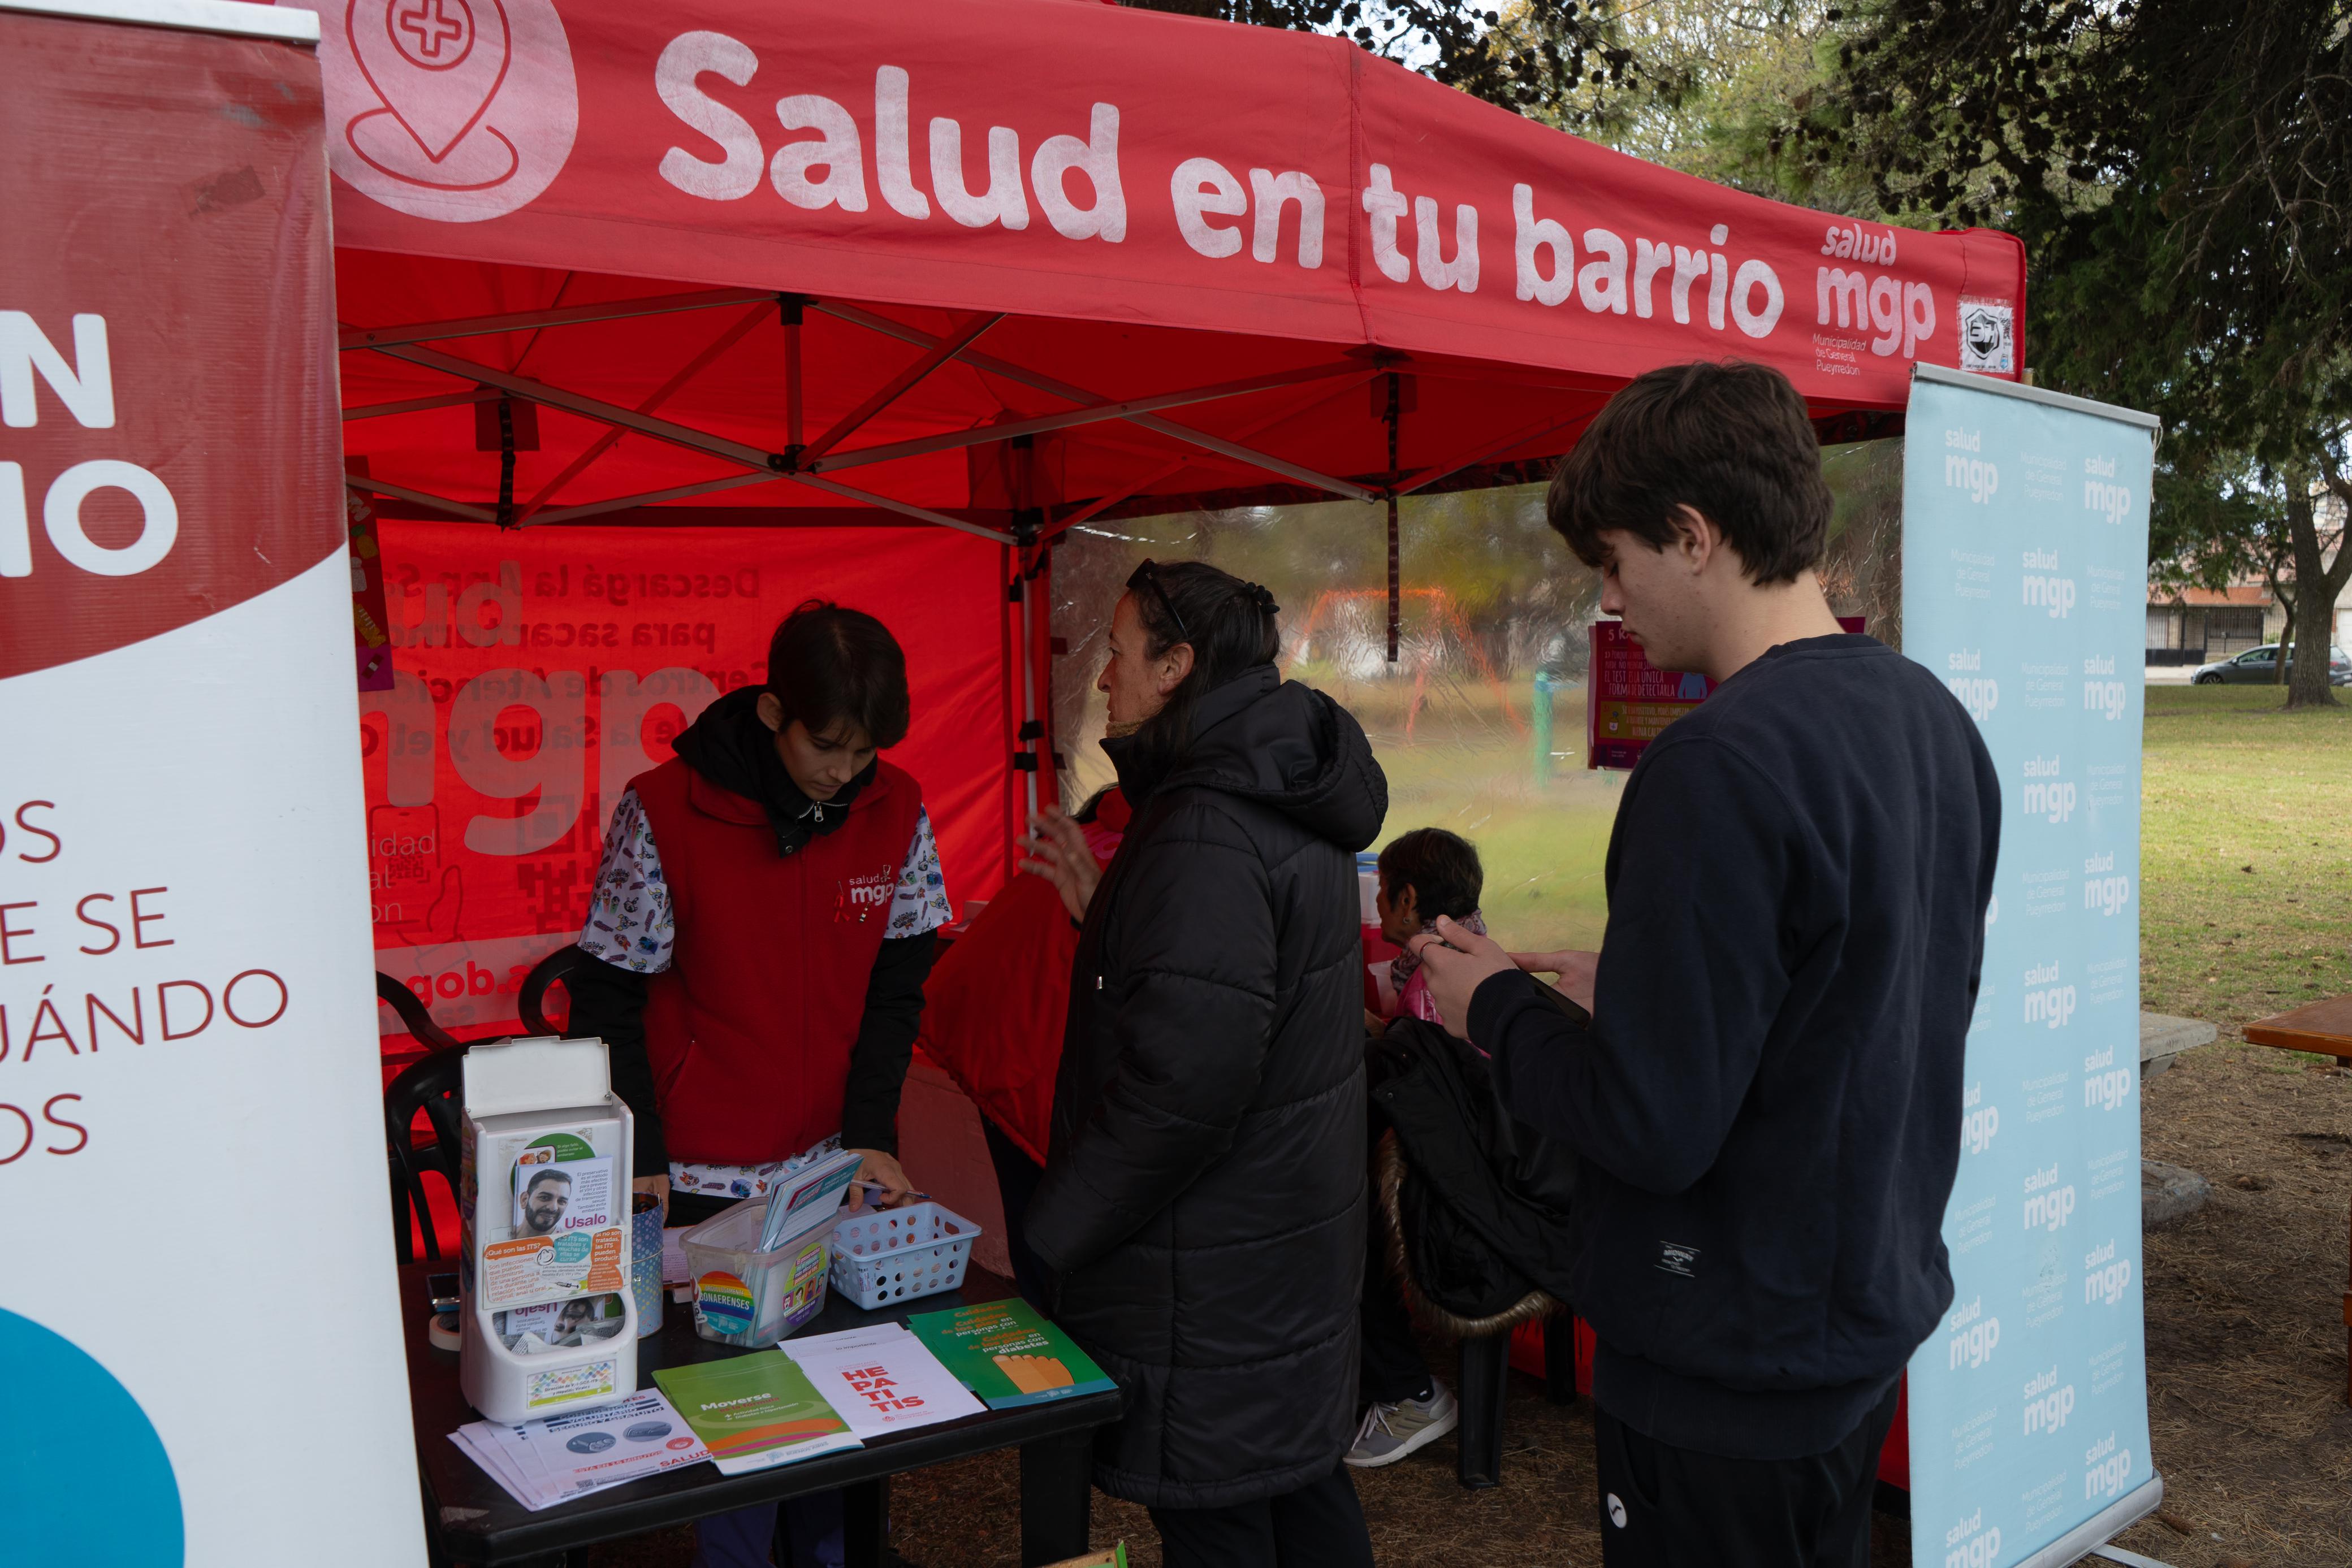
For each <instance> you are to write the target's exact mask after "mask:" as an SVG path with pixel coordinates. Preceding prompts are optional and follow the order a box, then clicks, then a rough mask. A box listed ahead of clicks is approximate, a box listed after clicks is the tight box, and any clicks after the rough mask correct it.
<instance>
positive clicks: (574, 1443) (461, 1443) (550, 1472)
mask: <svg viewBox="0 0 2352 1568" xmlns="http://www.w3.org/2000/svg"><path fill="white" fill-rule="evenodd" d="M449 1437H450V1440H451V1441H452V1442H454V1443H456V1444H457V1446H458V1447H459V1448H463V1449H465V1450H466V1452H467V1454H468V1455H469V1456H471V1457H472V1458H473V1460H474V1462H475V1463H477V1464H478V1465H480V1466H481V1467H482V1469H485V1470H487V1471H488V1472H489V1474H490V1477H491V1479H494V1480H496V1481H497V1482H498V1483H499V1485H500V1486H502V1487H504V1488H506V1489H507V1490H508V1491H509V1493H510V1494H512V1496H513V1497H514V1500H516V1501H517V1502H519V1503H520V1504H522V1505H523V1507H525V1508H527V1509H530V1510H532V1511H538V1510H540V1509H543V1508H550V1507H552V1506H553V1505H554V1504H556V1503H559V1502H566V1501H569V1500H572V1498H576V1497H580V1496H582V1495H583V1494H585V1493H588V1492H592V1491H599V1490H603V1489H604V1488H605V1487H609V1486H618V1485H620V1484H621V1483H622V1482H624V1481H633V1480H635V1479H638V1478H640V1477H643V1476H650V1475H658V1474H660V1473H661V1472H662V1471H664V1470H674V1469H678V1468H679V1467H681V1466H684V1465H698V1464H700V1463H701V1462H702V1461H703V1460H705V1459H707V1458H710V1450H709V1448H706V1447H705V1446H704V1445H703V1443H702V1440H701V1439H700V1438H698V1437H696V1436H695V1435H694V1433H693V1432H692V1431H691V1430H690V1429H689V1428H688V1426H687V1424H686V1421H685V1420H684V1418H682V1417H681V1416H679V1415H678V1413H677V1410H676V1409H674V1408H673V1407H672V1406H671V1405H670V1402H669V1401H668V1400H667V1399H665V1398H664V1397H662V1396H661V1395H660V1394H658V1393H656V1392H655V1391H653V1390H651V1389H648V1390H646V1392H644V1393H642V1394H638V1395H636V1396H633V1397H631V1398H629V1399H625V1400H624V1401H622V1402H621V1403H620V1404H618V1405H607V1406H604V1407H603V1408H601V1409H596V1410H582V1411H577V1412H574V1413H572V1414H569V1415H563V1416H550V1417H548V1418H547V1419H545V1420H541V1421H530V1422H525V1423H523V1424H522V1425H520V1426H507V1425H501V1424H500V1423H498V1422H495V1421H475V1422H472V1423H470V1424H468V1425H467V1426H464V1427H459V1428H457V1431H455V1432H452V1433H451V1434H450V1435H449Z"/></svg>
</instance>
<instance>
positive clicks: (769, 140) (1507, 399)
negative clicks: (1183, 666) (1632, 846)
mask: <svg viewBox="0 0 2352 1568" xmlns="http://www.w3.org/2000/svg"><path fill="white" fill-rule="evenodd" d="M428 3H430V0H428ZM404 15H405V16H407V18H408V20H407V22H406V23H405V24H404V23H403V21H402V20H401V17H402V16H404ZM321 22H322V26H323V29H324V37H323V40H322V44H321V61H322V65H323V68H324V70H325V75H326V81H327V91H328V119H327V136H328V140H329V148H328V152H329V157H330V161H331V165H332V167H333V168H334V170H335V172H336V173H337V175H338V176H339V179H338V181H337V183H336V188H335V202H336V208H335V223H336V233H337V236H338V239H339V241H340V244H341V248H340V250H339V255H338V262H337V285H338V293H339V298H340V313H341V319H342V321H343V323H344V334H343V346H344V348H345V350H346V352H345V353H344V354H343V356H342V367H343V394H344V403H345V419H346V423H345V427H344V434H345V445H346V449H347V451H349V452H350V453H352V455H356V456H360V457H362V458H364V459H365V460H366V461H365V468H366V472H367V476H368V477H367V481H366V484H367V487H369V488H373V489H374V490H376V491H377V492H378V494H379V495H381V496H383V497H389V502H388V508H387V509H391V510H394V511H400V510H406V509H410V508H415V509H417V510H419V511H420V512H421V513H425V514H433V515H457V516H466V517H478V518H481V519H483V520H510V521H514V522H519V523H523V524H526V525H529V524H539V523H555V522H567V521H581V522H605V523H613V522H621V523H630V524H646V523H655V524H660V523H674V522H683V521H688V520H693V521H698V522H706V523H707V522H710V521H714V520H730V519H740V520H742V521H746V522H752V521H757V522H761V523H777V522H804V523H840V522H844V521H868V520H894V521H895V520H903V519H906V518H909V517H912V518H918V519H921V520H928V521H933V522H944V523H948V524H950V526H957V527H961V528H965V529H966V530H983V531H986V532H988V533H990V534H992V535H999V536H1003V537H1008V538H1009V537H1010V536H1011V535H1012V533H1013V531H1015V530H1016V529H1020V530H1021V531H1024V532H1025V531H1026V527H1027V525H1031V524H1036V525H1039V526H1042V527H1043V528H1045V530H1046V531H1047V532H1048V533H1051V532H1053V531H1057V530H1058V529H1059V528H1065V527H1068V526H1071V525H1072V524H1074V523H1076V522H1078V521H1082V520H1084V519H1085V518H1086V517H1117V516H1120V515H1127V514H1131V513H1136V512H1144V511H1165V510H1171V509H1176V508H1179V507H1186V506H1202V505H1211V506H1214V505H1234V504H1240V503H1244V502H1265V501H1284V500H1301V499H1316V498H1328V497H1332V496H1344V497H1355V498H1359V499H1377V498H1380V497H1383V496H1386V495H1390V494H1392V493H1397V492H1409V491H1411V490H1412V489H1415V488H1433V487H1456V486H1465V485H1475V484H1492V483H1496V482H1509V481H1513V480H1517V479H1521V478H1531V477H1535V476H1538V474H1539V473H1540V472H1541V470H1542V467H1543V465H1545V464H1547V463H1548V462H1549V461H1550V460H1551V459H1553V458H1556V457H1557V456H1558V455H1559V454H1560V453H1561V452H1563V451H1565V450H1566V449H1567V448H1568V447H1569V446H1570V445H1571V444H1573V442H1574V440H1575V438H1576V435H1577V434H1578V433H1579V432H1580V430H1581V428H1582V426H1583V424H1584V423H1585V422H1586V421H1588V420H1589V419H1590V418H1591V415H1592V413H1595V412H1596V411H1597V410H1598V408H1599V407H1600V405H1601V402H1604V401H1605V400H1606V398H1607V397H1608V395H1609V393H1610V392H1612V391H1613V390H1614V389H1615V388H1617V387H1619V386H1622V384H1623V383H1624V382H1626V381H1627V380H1629V379H1631V378H1632V377H1633V376H1634V375H1638V374H1639V373H1641V372H1642V371H1644V370H1647V369H1649V368H1652V367H1654V366H1656V365H1661V364H1668V363H1674V362H1677V361H1685V360H1691V359H1698V358H1726V357H1738V358H1743V359H1750V360H1757V361H1763V362H1766V363H1769V364H1773V365H1775V366H1777V367H1778V368H1780V370H1782V371H1785V372H1786V373H1788V375H1789V376H1790V379H1791V380H1792V381H1793V382H1795V383H1796V384H1797V386H1798V387H1799V389H1800V390H1801V392H1804V394H1805V395H1806V397H1807V399H1808V401H1809V402H1811V405H1812V406H1813V408H1814V411H1815V413H1816V415H1817V416H1818V417H1820V418H1822V420H1824V421H1830V422H1836V421H1839V420H1841V419H1845V420H1846V421H1847V423H1846V424H1845V425H1844V426H1843V428H1840V429H1838V430H1836V431H1835V434H1843V435H1847V436H1851V435H1854V434H1867V433H1868V432H1869V431H1870V430H1871V429H1872V428H1873V427H1874V426H1873V424H1872V423H1871V421H1872V418H1873V416H1879V417H1880V418H1881V419H1882V421H1883V418H1884V416H1890V415H1892V414H1894V413H1895V412H1896V411H1899V410H1900V409H1901V407H1902V406H1903V403H1904V401H1905V398H1906V394H1907V390H1908V380H1909V376H1908V371H1909V368H1910V366H1911V365H1912V364H1914V363H1917V362H1929V363H1938V364H1947V365H1955V364H1957V365H1962V366H1963V367H1964V368H1990V369H1992V370H1995V371H2007V372H2008V373H2011V374H2013V373H2015V371H2016V369H2017V355H2016V353H2015V350H2014V348H2013V344H2014V341H2015V325H2016V321H2017V319H2018V317H2019V316H2021V308H2022V305H2023V301H2024V291H2025V287H2024V276H2023V261H2022V255H2021V248H2020V247H2019V246H2017V244H2016V242H2015V241H2014V240H2013V239H2011V238H2010V237H2009V236H2007V235H1998V234H1993V233H1990V232H1986V231H1965V232H1961V233H1957V234H1943V235H1929V234H1921V233H1916V232H1912V231H1907V230H1887V229H1883V228H1878V227H1875V226H1873V225H1856V224H1852V223H1849V222H1847V221H1846V220H1843V219H1839V218H1834V217H1831V216H1828V215H1825V214H1815V213H1809V212H1805V211H1803V210H1801V209H1798V208H1793V207H1789V206H1785V205H1781V204H1775V203H1771V202H1767V201H1764V200H1761V199H1759V198H1757V197H1753V196H1748V195H1745V194H1742V193H1737V192H1733V191H1729V190H1726V189H1724V188H1721V187H1718V186H1715V185H1712V184H1709V183H1706V182H1703V181H1699V180H1696V179H1693V178H1690V177H1688V176H1685V175H1680V174H1676V173H1674V172H1668V171H1665V170H1662V169H1657V168H1654V167H1652V166H1649V165H1645V164H1643V163H1640V162H1636V161H1634V160H1633V159H1629V158H1626V157H1623V156H1622V155H1620V154H1618V153H1615V152H1610V151H1607V150H1605V149H1602V148H1599V147H1595V146H1592V145H1591V144H1589V143H1586V142H1582V141H1577V140H1576V139H1574V138H1572V137H1569V136H1566V135H1563V134H1561V133H1559V132H1557V131H1550V130H1549V129H1546V128H1544V127H1541V126H1538V125H1536V124H1533V123H1531V122H1529V121H1528V120H1522V119H1520V118H1518V117H1517V116H1515V115H1511V114H1509V113H1507V112H1505V111H1503V110H1497V109H1495V108H1493V107H1492V106H1489V105H1486V104H1483V103H1479V102H1477V101H1475V100H1473V99H1467V98H1465V97H1464V96H1463V95H1461V94H1459V93H1456V92H1454V91H1452V90H1451V89H1445V88H1443V87H1439V86H1437V85H1435V84H1433V83H1431V82H1429V81H1427V80H1425V79H1423V78H1419V77H1416V76H1413V75H1412V74H1411V73H1409V72H1406V71H1403V70H1401V69H1399V68H1394V67H1392V66H1390V65H1387V64H1386V63H1384V62H1381V61H1379V60H1377V59H1374V58H1371V57H1368V56H1366V55H1365V54H1363V53H1362V52H1361V51H1360V50H1358V49H1356V48H1354V47H1352V46H1350V45H1349V44H1347V43H1345V42H1344V41H1341V40H1337V39H1330V38H1322V37H1311V36H1307V35H1299V34H1290V33H1279V32H1271V31H1266V30H1262V29H1254V28H1244V27H1235V26H1225V25H1223V24H1215V23H1204V22H1198V21H1193V20H1191V19H1188V18H1181V17H1170V16H1159V15H1156V14H1151V13H1144V12H1134V11H1128V10H1124V9H1120V8H1117V7H1110V6H1100V5H1076V4H1073V3H1070V0H966V3H964V4H960V5H953V6H931V7H851V8H842V7H824V8H821V7H814V6H801V5H787V6H779V5H772V4H766V3H761V0H690V4H689V5H688V6H687V7H686V8H685V9H684V10H683V11H680V10H678V9H676V8H667V7H665V8H654V7H636V6H622V5H614V4H611V3H610V0H600V3H598V4H594V5H572V6H568V7H567V8H566V10H565V13H564V14H563V15H562V16H560V17H559V16H558V15H557V13H556V11H555V9H554V8H553V5H551V0H499V3H498V4H496V5H474V6H471V7H463V6H459V7H452V8H450V9H447V10H445V11H441V12H438V13H436V14H434V15H428V14H427V12H426V11H425V10H424V9H421V8H419V5H418V4H417V0H358V4H356V5H352V6H350V7H340V6H339V7H328V8H323V9H322V11H321ZM429 22H431V23H437V26H426V24H427V23H429ZM453 29H454V30H453ZM387 40H389V41H387ZM435 50H438V51H439V56H438V63H436V60H435V59H432V58H428V55H430V54H431V53H432V52H433V51H435ZM452 57H455V59H456V61H457V63H456V64H454V65H452V64H448V63H447V61H448V60H449V59H451V58H452ZM508 400H520V403H518V402H510V401H508ZM1849 416H1851V417H1849ZM534 427H535V428H534ZM509 431H511V433H512V434H513V436H514V440H513V444H514V445H515V446H516V447H517V448H518V450H517V451H516V452H515V455H514V458H513V466H512V475H511V479H510V480H509V479H507V478H506V477H505V476H504V475H503V472H502V470H503V468H504V466H505V465H504V461H503V453H502V448H503V446H504V445H505V444H506V440H505V437H506V434H508V432H509ZM533 436H535V437H536V444H535V448H534V444H533V440H532V437H533Z"/></svg>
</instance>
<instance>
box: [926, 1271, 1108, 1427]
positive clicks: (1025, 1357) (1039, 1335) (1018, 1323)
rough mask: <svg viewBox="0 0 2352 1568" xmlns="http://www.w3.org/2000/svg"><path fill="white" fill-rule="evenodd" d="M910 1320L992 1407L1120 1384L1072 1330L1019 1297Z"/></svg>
mask: <svg viewBox="0 0 2352 1568" xmlns="http://www.w3.org/2000/svg"><path fill="white" fill-rule="evenodd" d="M907 1327H908V1330H910V1331H911V1332H912V1333H914V1335H915V1337H916V1338H917V1339H919V1340H920V1341H922V1343H923V1344H924V1345H925V1346H926V1347H927V1348H929V1351H930V1352H931V1354H933V1355H935V1356H937V1357H938V1358H939V1361H940V1365H942V1366H944V1367H946V1368H947V1370H948V1372H949V1373H950V1375H952V1376H953V1377H955V1378H956V1380H957V1381H958V1382H960V1383H961V1384H962V1385H964V1386H965V1387H966V1388H969V1389H971V1391H972V1393H974V1394H976V1395H978V1396H980V1398H981V1400H982V1402H983V1403H984V1404H986V1405H987V1406H988V1407H989V1408H990V1409H992V1410H1010V1409H1013V1408H1014V1407H1016V1406H1023V1405H1043V1404H1046V1403H1048V1402H1050V1401H1053V1400H1055V1399H1075V1398H1076V1397H1078V1396H1081V1395H1086V1394H1102V1393H1107V1392H1108V1391H1109V1390H1111V1389H1114V1388H1117V1387H1118V1384H1116V1383H1114V1382H1112V1381H1111V1380H1110V1379H1109V1378H1108V1377H1107V1376H1105V1375H1103V1370H1102V1368H1100V1367H1098V1366H1097V1365H1096V1364H1094V1363H1093V1362H1092V1361H1091V1360H1089V1359H1088V1358H1087V1353H1086V1352H1084V1351H1082V1350H1080V1349H1079V1348H1078V1347H1077V1346H1076V1344H1075V1343H1072V1342H1071V1340H1070V1336H1069V1335H1067V1334H1066V1333H1063V1332H1062V1331H1061V1330H1060V1329H1058V1328H1055V1326H1054V1325H1053V1324H1052V1323H1049V1322H1046V1321H1045V1318H1044V1317H1043V1316H1042V1315H1040V1314H1039V1312H1037V1309H1036V1308H1034V1307H1033V1306H1031V1305H1030V1304H1029V1303H1028V1302H1026V1301H1022V1300H1020V1299H1019V1298H1017V1297H1015V1298H1013V1299H1012V1300H1009V1301H982V1302H981V1303H979V1304H978V1305H977V1306H969V1307H950V1308H949V1309H947V1310H946V1311H945V1312H919V1313H917V1314H916V1315H915V1316H913V1317H910V1318H908V1320H907Z"/></svg>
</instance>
